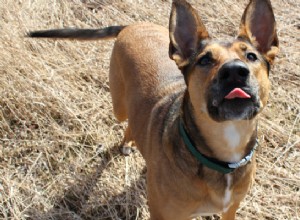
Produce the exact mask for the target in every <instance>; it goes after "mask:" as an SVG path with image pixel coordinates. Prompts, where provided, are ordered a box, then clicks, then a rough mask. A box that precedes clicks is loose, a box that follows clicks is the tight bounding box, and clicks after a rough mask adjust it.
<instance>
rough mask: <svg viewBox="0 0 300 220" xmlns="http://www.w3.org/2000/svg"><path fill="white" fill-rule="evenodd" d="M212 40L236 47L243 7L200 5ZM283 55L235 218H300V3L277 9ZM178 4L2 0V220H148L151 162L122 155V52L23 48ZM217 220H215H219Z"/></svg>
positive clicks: (163, 13)
mask: <svg viewBox="0 0 300 220" xmlns="http://www.w3.org/2000/svg"><path fill="white" fill-rule="evenodd" d="M191 3H192V4H193V5H194V6H195V7H196V8H197V9H198V11H199V12H200V14H201V16H202V18H203V20H204V21H205V24H206V25H207V27H208V29H209V30H210V32H211V34H212V35H213V36H221V37H224V36H228V35H231V36H234V35H235V33H236V31H237V27H238V24H239V21H240V18H241V14H242V12H243V10H244V7H245V5H246V3H247V1H246V0H242V1H240V0H214V1H210V0H199V1H196V0H193V1H191ZM272 3H273V7H274V11H275V14H276V19H277V23H278V33H279V39H280V49H281V52H280V54H279V57H278V58H277V59H276V64H275V66H274V68H273V70H272V73H271V76H270V77H271V80H272V85H273V87H272V93H271V98H270V101H269V104H268V107H267V109H265V111H264V114H263V116H262V117H261V119H260V123H259V138H260V149H259V152H258V157H257V162H258V171H257V177H256V182H255V184H254V187H253V188H252V190H251V192H250V193H249V194H248V196H247V198H246V199H245V200H244V202H243V203H242V205H241V207H240V209H239V211H238V219H244V220H247V219H256V220H257V219H268V220H283V219H288V220H291V219H300V126H299V124H300V123H299V118H300V89H299V88H300V14H299V11H300V1H298V0H273V1H272ZM170 4H171V1H170V0H153V1H142V0H111V1H109V0H51V1H49V0H15V1H13V0H0V16H1V20H0V30H1V35H0V49H1V52H0V74H1V77H0V219H16V220H19V219H42V220H43V219H55V220H56V219H57V220H58V219H61V220H65V219H66V220H68V219H70V220H71V219H74V220H75V219H78V220H79V219H80V220H81V219H82V220H85V219H107V220H108V219H113V220H115V219H116V220H117V219H128V220H129V219H130V220H131V219H147V218H148V217H149V213H148V208H147V203H146V192H145V181H146V180H145V172H146V171H145V169H144V162H143V159H142V158H141V156H140V154H139V153H138V152H135V153H134V154H132V155H131V156H129V157H124V156H122V155H120V154H119V151H118V147H117V146H118V144H119V143H120V141H121V139H122V133H123V129H124V124H121V125H120V124H119V123H118V122H117V121H116V120H115V119H114V116H113V114H112V105H111V98H110V94H109V86H108V77H107V76H108V66H109V58H110V53H111V49H112V45H113V41H94V42H78V41H51V40H37V39H25V38H24V34H25V33H26V31H29V30H36V29H48V28H62V27H81V28H91V27H93V28H97V27H104V26H109V25H118V24H124V25H125V24H131V23H134V22H140V21H149V22H154V23H157V24H161V25H163V26H166V27H167V26H168V16H169V11H170ZM213 219H218V217H214V218H213Z"/></svg>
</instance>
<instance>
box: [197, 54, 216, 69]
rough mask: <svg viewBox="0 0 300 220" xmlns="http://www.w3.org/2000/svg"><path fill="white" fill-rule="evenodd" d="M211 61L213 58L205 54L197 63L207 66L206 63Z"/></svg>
mask: <svg viewBox="0 0 300 220" xmlns="http://www.w3.org/2000/svg"><path fill="white" fill-rule="evenodd" d="M212 62H213V59H212V58H211V57H210V56H208V55H205V56H203V57H201V58H200V59H199V60H198V63H197V64H198V65H199V66H207V65H210V64H212Z"/></svg>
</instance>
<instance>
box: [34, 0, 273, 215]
mask: <svg viewBox="0 0 300 220" xmlns="http://www.w3.org/2000/svg"><path fill="white" fill-rule="evenodd" d="M275 26H276V24H275V20H274V15H273V11H272V7H271V4H270V2H269V0H251V2H250V3H249V5H248V6H247V8H246V10H245V12H244V15H243V17H242V22H241V25H240V31H239V35H238V37H237V38H236V39H232V40H228V41H214V40H212V39H210V37H209V34H208V31H207V30H206V28H205V26H204V25H203V23H202V21H201V19H200V17H199V16H198V15H197V12H196V11H195V10H194V9H193V8H192V7H191V6H190V5H189V4H188V3H187V2H186V1H185V0H174V1H173V6H172V11H171V17H170V29H169V31H168V30H167V29H165V28H163V27H161V26H158V25H154V24H147V23H143V24H136V25H130V26H127V27H121V28H120V27H117V28H115V29H114V28H111V29H110V32H109V33H107V34H105V33H103V31H102V32H101V35H99V36H98V38H104V37H111V36H116V35H118V37H117V40H116V42H115V45H114V49H113V53H112V56H111V65H110V74H109V80H110V90H111V95H112V101H113V107H114V113H115V116H116V118H117V119H118V120H120V121H124V120H126V119H128V128H127V130H126V132H125V137H124V143H123V144H124V146H127V145H129V146H130V145H132V143H133V141H134V143H135V144H136V146H137V147H138V149H139V150H140V152H141V153H142V155H143V157H144V158H145V160H146V165H147V191H148V198H149V207H150V214H151V219H152V220H171V219H172V220H186V219H191V218H193V217H195V216H197V215H206V214H211V213H218V212H222V213H223V214H222V217H223V218H222V219H224V220H229V219H234V218H235V213H236V210H237V208H238V206H239V204H240V202H241V200H242V199H243V198H244V197H245V195H246V193H247V192H248V190H249V188H250V186H251V184H252V182H253V178H254V174H255V160H254V159H253V161H252V162H251V163H248V164H247V165H245V166H243V167H240V168H237V169H236V170H235V171H234V172H232V173H230V174H222V173H219V172H218V171H214V170H211V169H209V168H207V167H206V166H204V165H203V164H201V163H199V162H198V161H197V160H196V159H195V157H194V156H192V155H191V153H190V152H189V151H188V149H187V147H186V146H185V144H184V142H183V140H182V137H181V136H180V134H179V129H178V121H179V119H180V118H182V119H183V121H184V123H185V126H186V128H187V132H188V133H189V135H190V137H191V138H192V139H193V141H194V142H195V144H196V147H197V148H198V150H199V151H200V152H202V153H203V154H204V155H206V156H208V157H213V158H215V159H218V160H220V161H226V162H237V161H238V160H240V159H241V158H242V157H244V156H245V155H247V154H248V153H249V151H250V150H251V148H252V147H253V143H254V141H255V138H256V118H257V117H256V116H257V114H259V113H260V112H261V110H262V109H263V108H264V107H265V106H266V104H267V100H268V93H269V87H270V83H269V79H268V72H269V64H268V62H269V63H272V62H273V60H274V57H275V55H276V53H277V50H278V39H277V35H276V27H275ZM55 31H56V32H48V33H47V31H46V34H45V31H43V32H32V33H31V34H30V35H29V36H31V37H60V36H61V35H59V31H58V32H57V30H55ZM39 33H43V35H39ZM49 33H50V34H49ZM68 33H69V32H68ZM93 33H94V32H93ZM73 34H74V35H72V34H71V35H72V36H69V35H68V37H69V38H76V34H78V32H76V33H75V32H74V33H73ZM80 36H82V35H80V31H79V34H78V38H79V39H81V38H82V37H80ZM84 36H85V38H86V35H84ZM95 37H97V36H96V35H93V36H92V37H91V38H95ZM249 53H254V54H255V55H256V56H257V59H255V60H254V61H253V60H252V61H251V59H252V58H253V57H252V58H251V56H250V57H248V55H249ZM168 55H169V56H170V58H171V59H173V60H174V61H175V62H174V61H172V60H171V59H170V58H169V57H168ZM207 57H208V59H207ZM235 61H239V62H240V63H242V64H243V65H244V66H246V68H247V69H248V70H249V79H247V82H246V83H247V86H248V87H249V89H250V92H251V91H252V92H253V96H254V97H255V98H256V100H255V101H256V102H257V105H258V107H257V109H256V111H255V112H251V114H244V113H245V112H243V111H246V110H244V109H243V108H241V109H240V110H241V111H242V112H243V114H239V115H238V112H236V111H235V110H234V109H229V112H230V113H229V114H227V115H226V114H225V115H223V116H220V115H213V114H215V113H214V112H213V111H210V106H211V103H212V102H216V100H218V99H217V98H218V97H217V96H220V93H224V91H223V90H220V91H219V90H218V89H220V86H221V82H219V81H221V77H220V74H221V69H222V67H223V66H224V64H228V63H230V62H235ZM175 63H176V64H177V65H176V64H175ZM179 69H180V70H181V71H180V70H179ZM229 74H231V73H229ZM215 90H217V91H219V92H215ZM253 102H254V101H253ZM214 105H215V104H213V105H212V106H214ZM218 105H221V104H220V103H218ZM232 106H233V108H238V107H239V106H234V105H232ZM212 108H213V107H212ZM245 115H246V116H245ZM231 131H233V132H232V133H233V134H232V133H230V132H231ZM231 135H233V136H232V137H233V138H232V139H230V137H231ZM234 135H235V136H234ZM236 136H237V137H236ZM128 143H129V144H128ZM235 145H236V146H235ZM237 158H239V159H237Z"/></svg>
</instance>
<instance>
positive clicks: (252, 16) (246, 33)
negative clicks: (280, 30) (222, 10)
mask: <svg viewBox="0 0 300 220" xmlns="http://www.w3.org/2000/svg"><path fill="white" fill-rule="evenodd" d="M238 37H239V38H244V39H245V38H246V39H247V40H248V41H250V42H251V43H252V44H253V45H254V46H255V47H256V48H257V50H258V51H259V52H260V53H262V54H263V55H264V56H265V57H266V59H267V60H268V61H269V62H271V63H272V62H273V60H274V58H275V56H276V54H277V53H278V37H277V33H276V22H275V18H274V14H273V9H272V5H271V2H270V0H250V3H249V4H248V6H247V8H246V9H245V11H244V14H243V17H242V21H241V24H240V30H239V35H238Z"/></svg>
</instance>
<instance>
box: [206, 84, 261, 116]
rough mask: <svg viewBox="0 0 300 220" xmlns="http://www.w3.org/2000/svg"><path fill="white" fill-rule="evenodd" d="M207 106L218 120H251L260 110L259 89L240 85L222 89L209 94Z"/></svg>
mask: <svg viewBox="0 0 300 220" xmlns="http://www.w3.org/2000/svg"><path fill="white" fill-rule="evenodd" d="M207 108H208V112H209V114H210V116H211V117H212V118H213V119H214V120H216V121H225V120H249V119H252V118H253V117H254V116H256V114H257V113H258V112H259V108H260V104H259V98H258V91H256V89H255V88H251V87H239V86H233V87H231V88H226V89H222V90H221V91H220V90H219V91H218V92H217V93H215V94H213V93H211V94H210V95H209V96H208V104H207Z"/></svg>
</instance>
